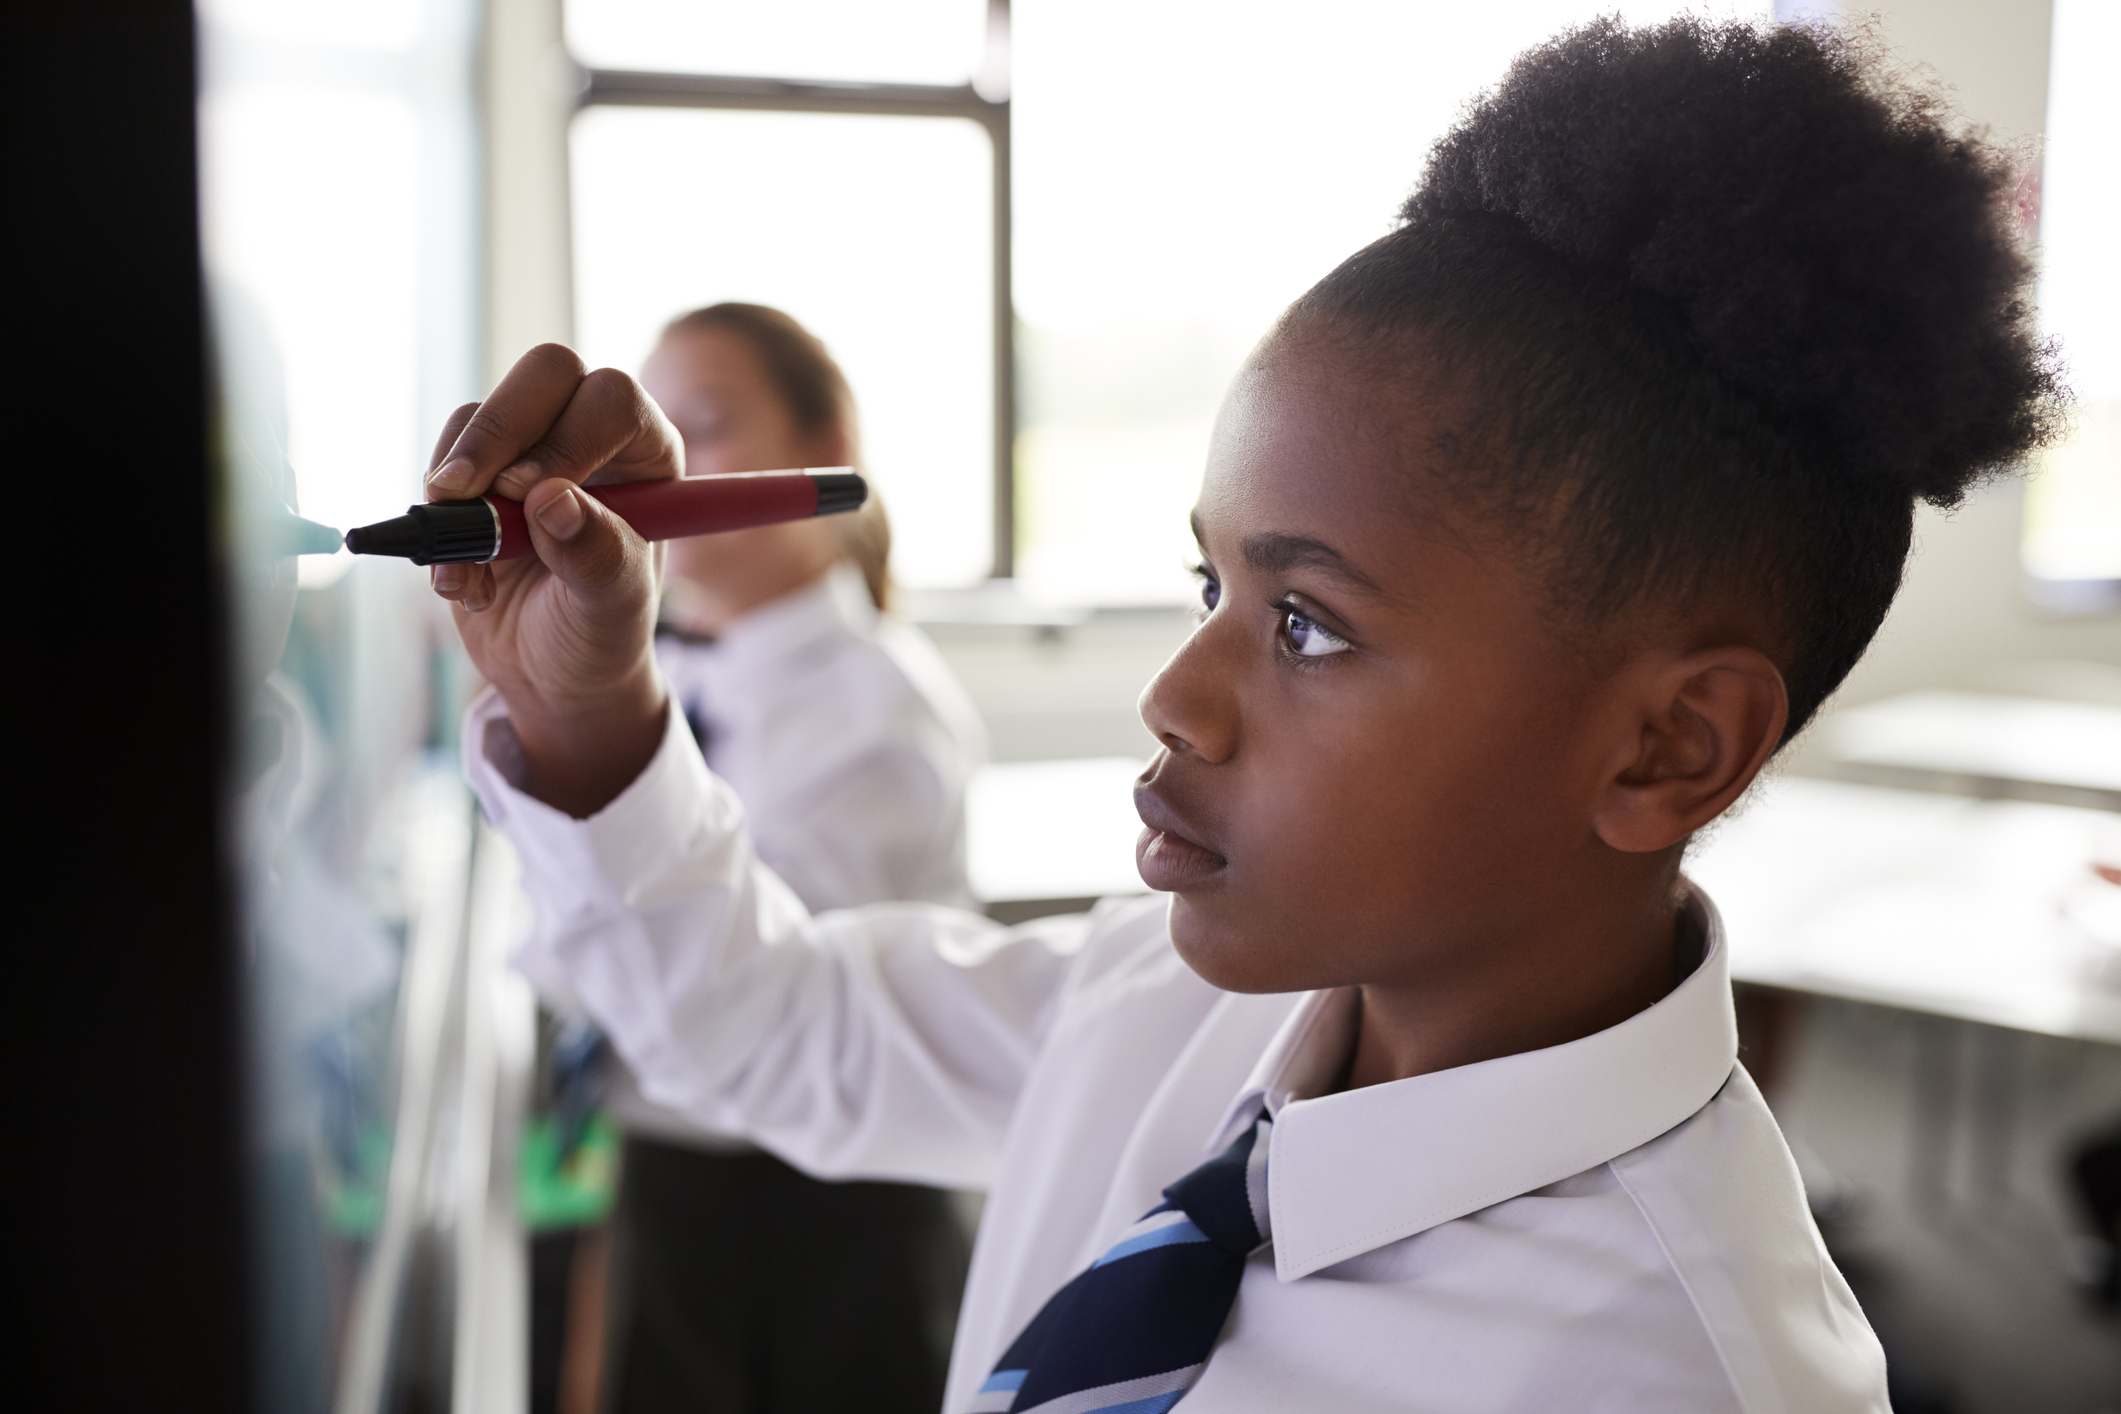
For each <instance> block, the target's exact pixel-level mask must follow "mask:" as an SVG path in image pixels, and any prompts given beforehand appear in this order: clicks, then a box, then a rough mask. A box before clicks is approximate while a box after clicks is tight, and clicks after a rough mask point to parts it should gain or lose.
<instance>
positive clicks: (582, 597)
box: [427, 344, 684, 816]
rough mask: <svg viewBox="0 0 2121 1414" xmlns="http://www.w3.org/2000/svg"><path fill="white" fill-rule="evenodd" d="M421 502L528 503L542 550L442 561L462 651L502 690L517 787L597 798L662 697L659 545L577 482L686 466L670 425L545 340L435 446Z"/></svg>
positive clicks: (644, 402) (585, 801) (638, 745)
mask: <svg viewBox="0 0 2121 1414" xmlns="http://www.w3.org/2000/svg"><path fill="white" fill-rule="evenodd" d="M431 465H432V470H431V471H430V473H429V475H428V478H427V495H428V499H430V500H437V501H443V500H459V499H463V498H466V497H471V496H479V495H484V494H486V493H487V492H489V491H491V492H493V493H494V494H497V495H502V496H508V497H511V498H514V499H519V500H521V501H522V502H523V509H524V512H525V517H524V518H525V520H526V521H527V522H528V524H529V526H530V539H531V543H532V545H533V546H534V547H535V548H536V550H537V556H536V558H525V559H520V560H510V561H506V562H503V563H499V564H490V565H437V566H435V567H434V570H433V576H434V588H435V593H437V594H439V595H441V596H442V597H443V598H444V599H448V600H450V601H452V604H453V607H454V612H455V616H456V622H457V632H458V633H459V634H461V635H462V636H463V639H464V646H465V648H466V649H467V650H469V652H470V654H471V660H472V662H473V663H474V664H475V665H476V666H477V667H478V669H479V671H480V673H482V674H483V675H484V676H485V677H486V679H487V680H488V681H489V682H491V683H492V684H493V685H494V686H495V688H497V689H498V690H499V691H500V693H501V696H502V698H503V699H505V700H506V702H507V703H508V714H509V718H510V720H511V722H512V723H513V725H514V727H515V731H516V735H517V737H518V738H519V739H520V741H521V743H522V747H523V757H524V761H525V764H526V765H527V767H528V770H529V781H528V783H527V789H528V790H529V792H530V793H531V794H532V795H534V796H536V797H537V798H538V799H540V800H543V801H544V802H546V803H547V804H548V805H552V806H554V807H556V808H558V809H561V810H565V811H567V812H568V813H569V814H571V815H575V816H588V815H591V814H594V813H595V812H596V811H597V810H600V809H602V808H603V807H604V806H605V805H606V804H608V803H609V802H610V801H611V799H612V798H613V797H614V796H616V795H618V793H619V792H620V791H622V790H624V789H625V788H626V787H627V785H629V784H630V783H631V782H632V781H633V778H634V777H635V776H637V775H639V774H640V773H641V769H642V768H643V767H644V766H646V765H647V764H648V761H649V759H650V758H651V757H653V756H654V755H655V751H656V747H657V746H658V745H659V744H660V742H661V740H662V735H663V725H664V721H663V719H664V713H665V710H666V707H665V701H664V694H663V687H662V683H661V680H660V679H659V678H658V676H657V674H656V671H655V659H654V655H653V652H652V649H651V646H650V640H651V638H652V636H653V633H654V629H655V598H656V587H657V579H658V578H659V575H660V572H661V565H662V556H661V552H660V550H659V549H657V548H656V547H654V546H651V545H649V544H648V543H647V542H646V541H644V540H642V539H641V537H640V536H639V535H638V534H636V533H635V532H634V530H633V529H632V527H630V526H628V525H627V524H626V523H625V522H624V521H622V520H620V519H619V518H618V517H617V516H615V515H613V514H612V513H611V512H610V511H608V510H606V509H604V507H603V506H602V505H601V504H600V503H599V502H597V501H596V500H594V499H592V498H591V497H588V496H585V495H583V494H582V493H581V492H580V491H578V490H576V489H575V488H576V487H577V486H580V485H582V484H583V483H585V482H588V483H596V484H602V483H607V482H614V481H653V480H657V479H660V478H664V477H674V476H678V475H681V474H682V471H683V467H684V452H683V448H682V446H681V444H680V442H679V440H678V436H677V433H676V431H675V430H674V429H673V428H672V427H671V425H670V422H669V420H668V419H667V418H665V417H664V416H663V414H662V411H661V410H660V409H659V408H657V407H656V405H655V403H654V402H653V401H652V400H651V399H650V398H649V397H648V395H647V394H646V393H644V392H642V391H641V388H640V385H639V384H637V383H635V382H634V381H633V380H632V379H631V378H629V377H627V376H626V375H625V374H623V373H620V372H617V371H616V370H614V369H609V368H602V369H598V370H597V371H596V372H594V373H591V372H589V371H588V370H586V369H585V368H584V367H583V364H582V360H581V358H580V357H579V356H578V355H576V353H575V352H574V351H573V350H572V349H568V348H563V347H561V346H560V345H558V344H542V345H540V346H539V347H537V348H534V349H532V350H531V351H530V352H529V353H527V354H524V355H523V356H522V358H520V359H518V360H517V361H516V365H515V367H513V368H511V369H510V370H509V371H508V376H507V377H505V378H503V379H502V380H501V384H500V386H499V387H497V388H495V389H494V390H493V393H492V394H491V396H489V397H488V398H487V399H486V401H485V402H483V403H469V404H466V405H465V406H464V407H461V408H458V409H457V411H456V413H455V414H454V415H453V416H452V417H451V418H450V420H449V425H448V427H447V428H445V429H444V430H443V433H442V438H441V440H440V442H439V443H437V444H436V447H435V454H434V459H433V462H432V464H431Z"/></svg>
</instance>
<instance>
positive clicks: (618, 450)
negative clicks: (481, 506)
mask: <svg viewBox="0 0 2121 1414" xmlns="http://www.w3.org/2000/svg"><path fill="white" fill-rule="evenodd" d="M681 448H682V443H681V442H680V441H679V439H678V435H677V430H676V429H675V428H673V427H672V426H671V425H670V420H669V419H668V418H666V417H664V416H663V410H662V409H661V408H659V407H657V406H656V405H655V400H654V399H652V398H650V397H649V396H648V394H647V393H646V392H645V391H644V390H643V389H642V387H641V385H640V384H638V383H636V382H634V381H633V379H631V378H629V377H627V376H626V375H625V374H623V373H621V372H619V371H618V370H617V369H615V368H599V369H597V370H596V371H595V372H593V373H589V374H586V375H584V376H583V378H582V379H581V381H580V382H579V383H578V384H577V385H576V387H575V390H574V394H573V396H572V397H570V398H569V399H568V401H567V405H566V407H564V408H562V409H561V410H560V413H559V416H558V417H556V418H554V419H553V422H552V425H551V426H550V427H549V428H547V429H546V432H545V435H544V436H543V437H541V438H540V439H539V440H538V441H537V443H536V444H535V445H533V446H531V447H528V448H526V449H525V450H524V451H523V453H522V455H520V456H518V457H517V458H516V459H515V461H514V462H512V463H511V464H510V465H508V466H507V467H505V468H503V469H502V471H501V473H500V475H499V476H498V477H496V478H495V480H494V490H496V491H497V492H499V493H500V494H501V495H504V496H513V497H516V498H518V499H520V498H522V497H525V496H528V495H529V494H530V488H531V487H533V486H535V485H537V484H538V483H539V482H540V481H544V480H546V479H548V478H550V477H556V476H558V477H565V478H566V479H567V480H569V481H572V482H575V483H577V484H580V483H582V482H584V481H589V480H592V479H594V480H596V481H598V482H610V481H652V480H656V479H659V478H662V477H669V476H677V475H680V474H682V469H683V465H684V456H683V452H682V450H681Z"/></svg>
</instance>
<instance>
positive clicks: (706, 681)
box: [607, 563, 986, 1149]
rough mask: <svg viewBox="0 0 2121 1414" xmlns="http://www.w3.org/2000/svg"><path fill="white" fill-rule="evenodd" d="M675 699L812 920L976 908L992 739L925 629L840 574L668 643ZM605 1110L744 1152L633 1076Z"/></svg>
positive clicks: (643, 1127) (662, 655)
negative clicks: (913, 908) (970, 865)
mask: <svg viewBox="0 0 2121 1414" xmlns="http://www.w3.org/2000/svg"><path fill="white" fill-rule="evenodd" d="M656 657H657V660H658V663H659V664H660V666H661V668H662V672H663V676H664V679H665V681H666V682H667V683H668V684H669V686H670V691H671V695H672V697H673V698H674V699H675V700H676V702H677V705H678V707H679V709H680V710H681V711H682V712H684V713H685V714H686V716H687V717H689V718H691V719H692V720H694V721H697V722H699V723H700V724H701V726H703V727H704V728H705V729H706V734H707V741H706V759H707V764H708V766H709V768H710V769H712V770H713V771H714V773H715V774H716V775H718V776H720V777H721V778H722V779H723V780H725V781H727V782H729V784H730V786H731V787H732V788H733V789H734V790H735V791H736V794H737V798H738V799H739V800H740V801H742V802H743V806H744V816H745V822H746V824H747V825H748V826H749V828H750V832H751V837H752V841H753V845H754V847H755V848H756V849H757V851H758V855H759V858H760V859H761V860H762V861H764V862H765V863H766V864H767V865H768V866H769V867H770V868H772V869H773V871H774V872H775V873H777V874H779V875H780V877H781V879H782V881H783V882H785V883H786V884H787V885H788V886H789V888H791V889H793V890H794V891H795V895H796V897H797V898H799V899H801V900H802V901H803V904H804V906H805V907H807V908H809V909H810V910H811V911H812V912H823V911H825V910H828V909H834V908H847V907H851V906H853V905H856V904H864V903H879V902H885V901H889V900H893V899H919V900H926V901H929V902H933V903H942V904H950V905H953V906H957V907H970V906H971V904H972V894H971V891H970V889H969V888H968V886H967V884H966V876H965V786H966V782H967V780H968V779H969V777H970V775H971V772H972V771H973V770H974V769H975V768H976V767H977V766H978V765H979V764H980V762H981V761H982V760H983V759H984V757H985V755H986V738H985V729H984V728H983V727H982V726H981V724H980V721H979V717H978V714H977V713H976V712H975V710H974V709H973V707H972V704H971V702H970V701H969V700H968V699H967V698H966V696H965V694H964V691H963V689H962V688H960V687H959V686H958V685H957V682H956V680H955V679H954V678H952V677H951V675H950V670H949V668H948V666H947V665H946V664H944V662H943V660H942V657H941V655H940V654H938V653H937V652H936V650H935V647H934V645H933V644H931V643H929V642H928V640H927V638H926V637H925V636H923V635H922V634H921V632H920V631H919V630H918V629H916V628H914V627H913V626H911V625H910V624H907V623H904V622H902V621H900V620H898V619H895V618H892V617H890V616H888V615H883V614H879V613H878V612H877V610H876V607H875V605H874V604H873V602H872V601H871V600H870V598H869V591H868V589H867V587H866V586H865V585H864V583H863V581H862V576H861V574H860V572H859V571H857V570H856V569H854V567H853V566H851V565H847V564H844V563H843V564H839V565H836V566H834V567H833V569H832V570H830V571H829V572H828V573H827V574H826V575H825V576H824V577H823V578H821V579H819V580H818V581H817V582H816V583H814V584H811V585H809V586H808V587H806V588H803V589H799V590H797V591H795V592H794V593H792V594H786V595H783V596H781V597H780V598H778V599H776V600H773V601H772V602H770V603H767V604H763V605H761V606H760V607H758V608H757V609H754V610H752V611H751V612H750V613H748V614H745V615H744V616H743V617H741V618H739V619H738V620H737V621H736V622H734V623H733V624H731V625H730V626H729V627H728V628H727V629H726V630H725V631H724V632H723V633H722V634H721V635H720V636H719V637H718V638H717V639H716V640H715V641H714V642H713V643H700V642H697V641H685V640H681V639H676V638H667V637H666V638H663V639H659V640H658V641H657V644H656ZM607 1105H608V1107H609V1109H610V1110H611V1112H612V1114H613V1116H614V1117H615V1118H616V1119H617V1120H618V1122H619V1124H620V1125H621V1127H622V1128H624V1129H626V1130H627V1131H628V1132H630V1133H637V1134H648V1135H653V1136H655V1137H657V1138H660V1139H665V1140H672V1141H675V1142H679V1143H689V1144H693V1145H696V1146H699V1147H708V1148H720V1149H731V1148H744V1147H749V1146H748V1145H746V1144H744V1143H743V1142H742V1141H740V1140H737V1139H736V1138H735V1137H734V1136H733V1135H728V1134H719V1133H716V1132H715V1131H713V1130H711V1129H707V1128H703V1127H702V1126H701V1125H700V1124H698V1123H697V1122H695V1121H692V1120H688V1119H687V1118H685V1117H684V1116H683V1115H680V1114H678V1113H676V1112H675V1111H672V1110H669V1109H666V1108H664V1107H662V1106H660V1105H656V1104H654V1103H652V1102H650V1101H649V1100H648V1099H647V1098H646V1097H644V1096H643V1095H642V1094H641V1092H640V1088H639V1086H638V1084H637V1083H636V1082H635V1080H634V1078H633V1076H632V1075H631V1074H630V1073H626V1072H625V1071H624V1070H623V1068H622V1070H621V1074H620V1075H618V1076H617V1077H615V1079H614V1083H613V1087H612V1092H611V1094H610V1096H609V1098H608V1100H607Z"/></svg>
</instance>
